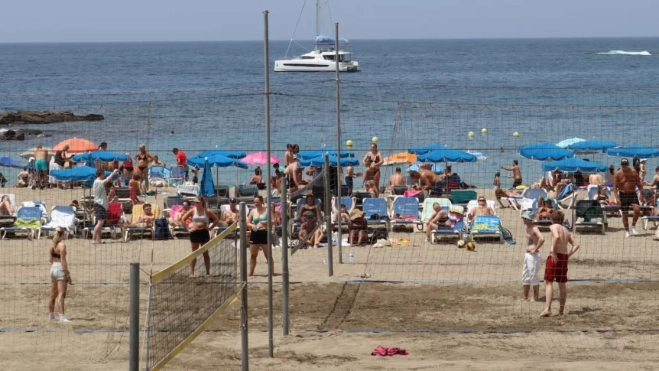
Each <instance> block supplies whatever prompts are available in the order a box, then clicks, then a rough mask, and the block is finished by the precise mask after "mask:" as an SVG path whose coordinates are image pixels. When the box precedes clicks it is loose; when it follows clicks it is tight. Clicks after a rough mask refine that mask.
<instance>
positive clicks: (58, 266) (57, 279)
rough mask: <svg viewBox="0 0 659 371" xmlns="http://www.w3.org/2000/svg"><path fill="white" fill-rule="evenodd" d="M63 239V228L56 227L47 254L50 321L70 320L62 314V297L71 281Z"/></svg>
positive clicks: (64, 296) (64, 295)
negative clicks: (57, 314) (56, 315)
mask: <svg viewBox="0 0 659 371" xmlns="http://www.w3.org/2000/svg"><path fill="white" fill-rule="evenodd" d="M63 239H64V229H62V227H57V228H56V229H55V236H54V237H53V243H52V245H51V246H50V249H49V250H50V251H49V254H48V257H49V261H50V263H51V266H50V299H49V300H48V313H49V320H51V321H60V322H71V321H70V320H68V319H67V318H66V316H64V299H65V298H66V289H67V287H68V285H69V284H70V283H71V273H70V272H69V264H68V262H67V259H66V244H65V243H64V240H63ZM55 305H57V310H58V311H59V318H58V317H55Z"/></svg>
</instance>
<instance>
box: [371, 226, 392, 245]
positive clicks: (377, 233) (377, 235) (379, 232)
mask: <svg viewBox="0 0 659 371" xmlns="http://www.w3.org/2000/svg"><path fill="white" fill-rule="evenodd" d="M378 240H389V232H387V230H386V229H376V230H374V231H373V234H372V235H371V238H370V241H371V244H374V243H376V242H377V241H378Z"/></svg>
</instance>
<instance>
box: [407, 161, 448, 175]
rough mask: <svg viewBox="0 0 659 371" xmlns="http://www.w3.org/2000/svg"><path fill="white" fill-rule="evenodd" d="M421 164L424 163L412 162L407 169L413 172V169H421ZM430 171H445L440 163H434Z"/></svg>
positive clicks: (440, 172)
mask: <svg viewBox="0 0 659 371" xmlns="http://www.w3.org/2000/svg"><path fill="white" fill-rule="evenodd" d="M421 165H423V163H422V162H416V163H414V164H412V165H411V166H410V167H408V168H407V169H406V170H405V171H406V172H408V173H411V172H412V171H419V169H420V166H421ZM430 171H432V172H433V173H439V174H442V173H444V168H443V167H441V166H440V165H438V164H432V168H431V170H430Z"/></svg>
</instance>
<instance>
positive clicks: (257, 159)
mask: <svg viewBox="0 0 659 371" xmlns="http://www.w3.org/2000/svg"><path fill="white" fill-rule="evenodd" d="M240 161H242V162H244V163H246V164H250V165H265V164H267V163H268V155H267V154H266V153H265V152H254V153H250V154H249V155H247V157H245V158H243V159H241V160H240ZM280 162H281V160H280V159H279V158H277V157H276V156H273V155H270V163H272V164H278V163H280Z"/></svg>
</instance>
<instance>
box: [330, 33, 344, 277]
mask: <svg viewBox="0 0 659 371" xmlns="http://www.w3.org/2000/svg"><path fill="white" fill-rule="evenodd" d="M334 51H335V54H334V61H335V63H334V65H335V66H336V71H335V73H336V151H337V152H336V199H337V200H339V215H337V216H336V222H337V224H338V228H337V229H338V231H337V232H336V235H337V238H336V244H337V245H338V246H339V264H343V246H341V243H342V241H341V240H342V239H343V237H342V236H341V222H342V218H341V206H340V205H341V196H343V194H341V185H342V184H343V181H342V180H341V83H340V81H341V80H340V79H339V22H336V23H335V24H334ZM332 207H334V206H333V205H332Z"/></svg>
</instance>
